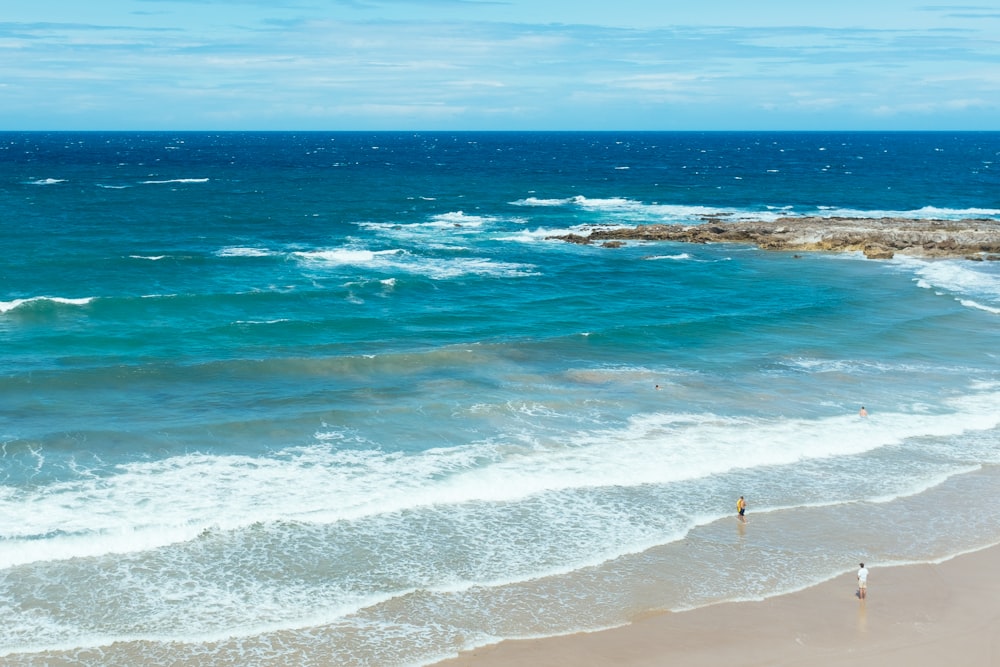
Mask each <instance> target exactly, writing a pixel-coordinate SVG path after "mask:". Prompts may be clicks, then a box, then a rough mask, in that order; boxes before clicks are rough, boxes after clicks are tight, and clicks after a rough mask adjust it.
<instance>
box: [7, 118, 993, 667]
mask: <svg viewBox="0 0 1000 667" xmlns="http://www.w3.org/2000/svg"><path fill="white" fill-rule="evenodd" d="M998 161H1000V133H962V132H956V133H796V132H787V133H750V132H743V133H669V132H664V133H628V132H595V133H569V132H567V133H488V132H483V133H447V132H440V133H424V132H405V133H404V132H399V133H389V132H382V133H347V132H334V133H280V132H276V133H239V132H234V133H207V132H206V133H171V132H161V133H100V132H94V133H11V132H5V133H0V212H2V227H0V229H2V231H0V234H2V237H0V238H2V241H3V243H2V250H0V253H2V262H0V349H2V354H0V455H2V459H0V460H2V468H0V618H2V619H3V622H2V623H0V662H2V664H4V665H43V664H45V665H48V664H78V665H108V664H114V665H141V664H143V665H144V664H172V665H249V664H253V665H269V666H270V665H288V666H296V667H298V666H303V665H345V666H355V665H357V666H360V665H374V666H379V667H383V666H385V667H389V666H411V665H412V666H416V665H427V664H430V663H432V662H434V661H436V660H439V659H442V658H445V657H448V656H452V655H454V654H455V653H456V652H458V651H459V650H461V649H467V648H472V647H476V646H481V645H484V644H488V643H492V642H495V641H498V640H500V639H502V638H510V637H539V636H549V635H559V634H565V633H570V632H574V631H580V630H594V629H598V628H608V627H614V626H619V625H622V624H625V623H628V622H629V621H630V620H632V619H634V618H637V617H640V616H643V615H645V614H648V613H650V612H651V611H656V610H685V609H691V608H696V607H700V606H704V605H709V604H713V603H717V602H720V601H725V600H748V599H761V598H766V597H768V596H773V595H777V594H780V593H784V592H789V591H793V590H797V589H801V588H804V587H807V586H810V585H813V584H816V583H818V582H821V581H825V580H828V579H830V578H832V577H834V576H837V575H840V574H843V573H844V572H847V571H853V570H855V569H856V568H857V564H858V562H860V561H864V562H866V564H868V566H869V567H870V569H871V570H872V580H873V586H874V585H875V584H874V582H877V579H878V569H879V568H880V567H885V566H888V565H892V564H901V563H914V562H933V561H937V560H941V559H945V558H948V557H951V556H953V555H956V554H959V553H963V552H967V551H970V550H975V549H979V548H982V547H985V546H988V545H993V544H996V543H1000V512H997V511H996V498H997V497H998V495H1000V262H994V261H982V262H975V261H969V260H965V259H945V260H934V261H923V260H918V259H913V258H906V257H902V256H899V257H897V258H895V259H892V260H866V259H864V258H863V257H862V256H860V255H857V254H851V253H846V254H826V253H800V254H794V253H787V252H770V251H762V250H759V249H756V248H754V247H750V246H742V245H685V244H677V243H663V242H661V243H654V242H628V243H627V244H626V245H625V246H624V247H621V248H604V247H599V246H596V245H595V246H580V245H574V244H569V243H565V242H563V241H560V240H554V239H552V238H550V237H553V236H558V235H563V234H567V233H570V232H576V233H586V231H587V230H590V229H593V228H595V227H607V226H634V225H639V224H647V223H666V224H678V225H691V224H699V223H701V221H702V219H703V216H708V215H712V216H724V217H726V218H730V219H739V218H763V219H773V218H776V217H779V216H801V215H827V216H835V215H836V216H855V217H869V218H879V217H883V216H906V217H915V218H941V219H958V218H966V217H981V218H991V219H998V218H1000V164H998ZM862 405H864V406H865V407H866V409H867V411H868V413H869V416H868V417H861V416H859V410H860V408H861V406H862ZM741 495H743V496H745V497H746V499H747V501H748V503H749V510H748V518H749V521H748V523H747V524H743V523H740V522H739V521H737V519H736V517H735V502H736V499H737V498H738V497H739V496H741Z"/></svg>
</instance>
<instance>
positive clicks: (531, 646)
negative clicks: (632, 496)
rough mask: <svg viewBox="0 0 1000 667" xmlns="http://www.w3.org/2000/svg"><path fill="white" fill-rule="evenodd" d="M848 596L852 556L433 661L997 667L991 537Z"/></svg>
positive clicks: (999, 634)
mask: <svg viewBox="0 0 1000 667" xmlns="http://www.w3.org/2000/svg"><path fill="white" fill-rule="evenodd" d="M866 565H867V566H868V568H869V569H870V571H871V574H870V575H869V578H868V597H867V599H866V600H865V601H863V602H862V601H861V600H859V599H858V597H857V585H856V572H857V563H854V564H852V567H851V570H850V571H849V572H845V573H844V574H843V575H840V576H838V577H835V578H834V579H832V580H830V581H827V582H825V583H823V584H820V585H818V586H815V587H812V588H809V589H806V590H803V591H800V592H796V593H791V594H788V595H782V596H779V597H775V598H771V599H768V600H764V601H760V602H736V603H725V604H718V605H714V606H711V607H705V608H701V609H695V610H692V611H687V612H680V613H662V614H655V615H650V616H648V617H645V618H642V619H638V620H636V621H635V622H634V623H632V624H630V625H627V626H624V627H621V628H616V629H612V630H605V631H601V632H594V633H581V634H575V635H567V636H564V637H553V638H546V639H536V640H523V641H522V640H518V641H504V642H501V643H499V644H496V645H493V646H487V647H484V648H480V649H476V650H474V651H469V652H466V653H463V654H461V655H460V656H459V657H458V658H456V659H452V660H447V661H445V662H441V663H438V665H437V667H459V666H468V665H471V666H475V667H492V666H499V665H503V666H509V665H531V666H542V665H553V666H555V665H559V666H560V667H563V666H565V665H573V666H574V667H588V666H589V667H598V666H601V667H603V666H611V665H615V666H636V667H637V666H640V665H641V666H647V665H649V666H651V665H683V666H685V667H702V666H704V667H718V666H720V665H727V666H739V667H743V666H749V665H761V666H763V665H768V666H773V665H788V666H792V665H795V666H798V665H810V666H811V667H827V666H830V667H832V666H834V665H847V664H850V665H852V666H853V665H857V666H869V665H870V666H873V667H874V666H876V665H878V666H880V667H894V666H897V665H898V666H900V667H902V666H904V665H905V666H906V667H925V666H926V667H932V666H933V667H940V666H941V665H948V664H952V665H956V666H957V665H961V666H962V667H994V666H996V667H1000V575H998V573H997V568H998V566H1000V546H996V547H992V548H989V549H984V550H982V551H977V552H975V553H971V554H965V555H962V556H959V557H957V558H954V559H951V560H948V561H945V562H944V563H940V564H937V565H908V566H902V567H885V568H882V567H879V564H878V563H866Z"/></svg>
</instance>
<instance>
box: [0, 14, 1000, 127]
mask: <svg viewBox="0 0 1000 667" xmlns="http://www.w3.org/2000/svg"><path fill="white" fill-rule="evenodd" d="M931 2H933V0H931ZM0 130H709V131H712V130H1000V2H993V3H979V4H954V3H938V4H926V3H920V2H911V1H909V0H837V1H836V2H811V1H810V0H793V1H785V0H757V1H756V2H754V1H753V0H741V1H735V0H94V1H93V2H86V1H83V0H17V1H14V0H7V1H6V2H4V7H3V9H2V11H0Z"/></svg>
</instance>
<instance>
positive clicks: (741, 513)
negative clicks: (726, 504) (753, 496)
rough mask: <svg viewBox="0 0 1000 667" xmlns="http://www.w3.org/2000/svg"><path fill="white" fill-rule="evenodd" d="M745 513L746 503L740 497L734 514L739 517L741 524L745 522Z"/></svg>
mask: <svg viewBox="0 0 1000 667" xmlns="http://www.w3.org/2000/svg"><path fill="white" fill-rule="evenodd" d="M746 511H747V501H746V500H744V499H743V496H740V499H739V500H737V501H736V513H737V514H738V515H739V517H740V521H742V522H743V523H746V522H747V517H746Z"/></svg>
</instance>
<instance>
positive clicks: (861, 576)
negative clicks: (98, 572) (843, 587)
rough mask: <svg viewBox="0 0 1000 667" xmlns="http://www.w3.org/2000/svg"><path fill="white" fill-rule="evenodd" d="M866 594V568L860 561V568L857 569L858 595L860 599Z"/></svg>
mask: <svg viewBox="0 0 1000 667" xmlns="http://www.w3.org/2000/svg"><path fill="white" fill-rule="evenodd" d="M867 595H868V569H867V568H865V564H864V563H861V569H860V570H858V597H859V598H861V599H862V600H864V599H865V597H866V596H867Z"/></svg>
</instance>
